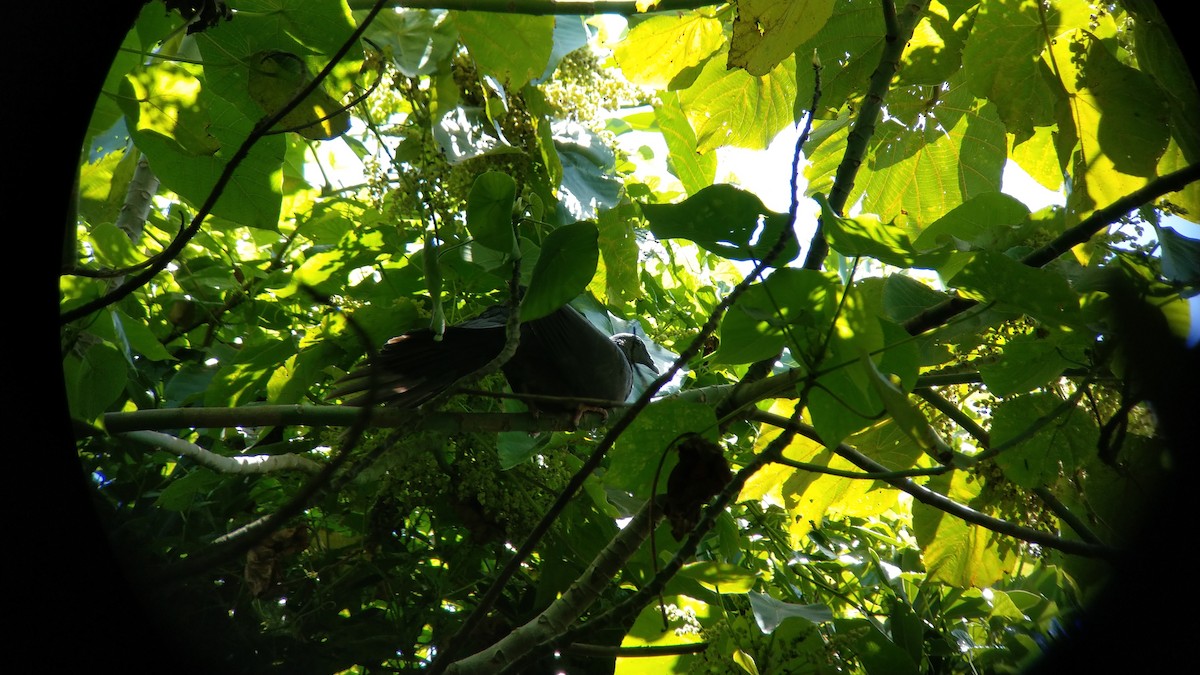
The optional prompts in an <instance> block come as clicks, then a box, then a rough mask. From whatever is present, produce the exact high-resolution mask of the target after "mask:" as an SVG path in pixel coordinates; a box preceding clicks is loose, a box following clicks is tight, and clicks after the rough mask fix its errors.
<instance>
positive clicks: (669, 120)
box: [654, 91, 717, 195]
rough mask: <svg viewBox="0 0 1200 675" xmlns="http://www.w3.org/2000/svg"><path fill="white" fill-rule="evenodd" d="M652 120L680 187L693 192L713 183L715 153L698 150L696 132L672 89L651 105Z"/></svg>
mask: <svg viewBox="0 0 1200 675" xmlns="http://www.w3.org/2000/svg"><path fill="white" fill-rule="evenodd" d="M654 119H655V120H656V121H657V122H658V127H659V129H660V130H661V131H662V135H663V140H664V141H666V144H667V152H668V153H669V154H668V157H667V166H668V167H669V168H670V169H671V173H673V174H675V175H676V176H677V177H678V178H679V181H680V182H681V183H683V189H684V190H686V191H687V193H688V194H690V195H695V194H696V193H698V192H700V191H701V190H703V189H704V188H705V187H707V186H709V185H712V182H713V178H714V177H716V175H717V155H716V153H712V152H707V153H704V154H700V153H699V152H697V150H696V134H695V132H694V131H692V126H691V125H690V124H688V121H687V117H686V116H685V115H684V114H683V108H681V107H680V106H679V96H678V95H677V94H676V93H675V92H666V91H665V92H663V93H662V94H660V95H659V103H658V105H656V106H654Z"/></svg>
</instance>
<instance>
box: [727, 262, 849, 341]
mask: <svg viewBox="0 0 1200 675" xmlns="http://www.w3.org/2000/svg"><path fill="white" fill-rule="evenodd" d="M837 289H838V286H837V283H836V281H835V280H834V279H833V278H832V277H831V276H828V275H826V274H823V273H821V272H814V271H812V270H798V269H793V268H784V269H780V270H776V271H775V272H774V273H772V274H771V276H769V277H767V279H766V281H764V282H762V283H759V284H754V285H752V286H751V287H750V288H749V289H748V290H747V291H746V293H745V294H744V295H743V296H742V298H741V299H740V300H739V301H738V303H737V304H736V305H734V306H733V307H732V308H730V310H729V312H728V313H726V315H725V318H724V319H722V321H721V345H720V347H718V348H717V351H716V353H714V354H713V355H712V357H711V358H712V359H713V362H714V363H753V362H755V361H759V360H761V359H765V358H767V357H770V356H774V355H776V354H778V353H779V352H780V351H781V350H782V349H783V348H784V346H785V345H790V346H791V348H792V349H793V350H794V351H797V350H798V351H799V353H804V354H807V353H809V352H811V351H813V350H815V349H816V348H817V347H819V346H820V345H821V340H822V337H823V336H824V335H825V334H826V332H827V331H828V330H829V322H830V321H831V320H832V317H833V311H834V307H835V306H836V303H837V297H838V294H837Z"/></svg>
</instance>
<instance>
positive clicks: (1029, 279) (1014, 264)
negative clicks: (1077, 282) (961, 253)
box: [948, 251, 1079, 326]
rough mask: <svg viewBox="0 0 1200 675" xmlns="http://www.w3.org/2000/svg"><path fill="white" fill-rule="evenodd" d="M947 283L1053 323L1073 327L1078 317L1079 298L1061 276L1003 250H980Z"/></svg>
mask: <svg viewBox="0 0 1200 675" xmlns="http://www.w3.org/2000/svg"><path fill="white" fill-rule="evenodd" d="M948 283H949V284H950V285H951V286H955V287H957V288H958V289H959V290H960V291H963V292H965V293H966V294H967V295H971V296H974V297H977V298H980V299H984V300H991V301H995V302H996V303H998V304H999V305H1001V306H1005V307H1011V308H1014V309H1017V310H1020V311H1022V312H1025V313H1026V314H1028V315H1030V316H1032V317H1033V318H1035V319H1037V320H1038V321H1041V322H1043V323H1045V324H1048V325H1050V326H1071V325H1074V324H1075V323H1076V322H1077V321H1078V320H1079V297H1078V295H1076V293H1075V291H1074V290H1072V289H1071V286H1070V285H1069V284H1068V283H1067V280H1066V279H1064V278H1063V277H1062V275H1060V274H1056V273H1054V272H1051V271H1049V270H1044V269H1038V268H1034V267H1029V266H1028V265H1023V264H1021V263H1020V262H1018V261H1016V260H1013V259H1012V258H1010V257H1008V256H1007V255H1004V254H1003V253H996V252H992V251H981V252H979V253H978V254H976V255H975V257H974V258H972V259H971V261H970V262H968V263H967V264H966V266H964V267H963V268H962V270H961V271H959V272H958V273H957V274H955V275H954V276H953V277H951V278H950V280H949V281H948Z"/></svg>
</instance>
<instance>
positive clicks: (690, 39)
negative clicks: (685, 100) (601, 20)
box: [613, 12, 725, 89]
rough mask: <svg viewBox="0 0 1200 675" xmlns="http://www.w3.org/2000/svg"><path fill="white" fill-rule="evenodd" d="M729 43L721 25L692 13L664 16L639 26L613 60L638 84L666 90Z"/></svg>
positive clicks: (641, 23) (702, 15)
mask: <svg viewBox="0 0 1200 675" xmlns="http://www.w3.org/2000/svg"><path fill="white" fill-rule="evenodd" d="M724 41H725V36H724V35H723V33H722V28H721V22H720V21H718V20H717V19H715V18H713V17H712V16H707V15H705V14H701V13H697V12H690V13H682V12H681V13H678V14H660V15H657V16H652V17H650V18H648V19H646V20H645V21H641V22H639V23H638V24H637V25H636V26H634V27H633V28H631V29H629V34H628V35H627V36H626V37H625V39H623V40H621V42H619V43H618V44H617V47H616V49H614V50H613V56H614V57H616V59H617V64H618V65H620V66H621V73H622V74H623V75H624V76H625V78H626V79H628V80H629V81H630V82H632V83H634V84H639V85H642V86H644V87H655V88H657V89H664V88H666V87H667V85H669V84H670V83H671V80H674V79H675V77H676V76H678V75H679V73H680V72H682V71H684V70H686V69H688V68H691V67H693V66H696V65H699V64H700V63H701V62H702V61H704V60H705V59H707V58H708V57H709V56H710V55H711V54H712V53H713V52H715V51H716V50H717V49H719V48H720V47H721V45H722V43H724Z"/></svg>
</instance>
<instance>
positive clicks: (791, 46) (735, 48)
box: [729, 0, 834, 75]
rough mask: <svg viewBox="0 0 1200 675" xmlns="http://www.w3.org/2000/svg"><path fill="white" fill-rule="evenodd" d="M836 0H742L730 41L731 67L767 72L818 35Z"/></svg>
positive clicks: (755, 73) (749, 71)
mask: <svg viewBox="0 0 1200 675" xmlns="http://www.w3.org/2000/svg"><path fill="white" fill-rule="evenodd" d="M833 4H834V1H833V0H793V2H778V1H777V0H741V2H738V3H737V18H736V19H734V22H733V39H732V41H731V42H730V44H729V67H730V68H745V69H746V72H747V73H750V74H751V75H766V74H767V73H769V72H771V69H772V68H774V67H775V66H777V65H779V63H780V62H782V61H783V60H784V59H786V58H787V57H789V56H791V55H792V52H794V51H795V50H796V47H797V46H798V45H800V44H801V43H802V42H804V41H805V40H808V39H809V38H811V37H812V36H814V35H816V34H817V32H818V31H820V30H821V28H822V27H823V26H824V25H825V22H826V21H828V20H829V17H830V16H831V15H832V14H833Z"/></svg>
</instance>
